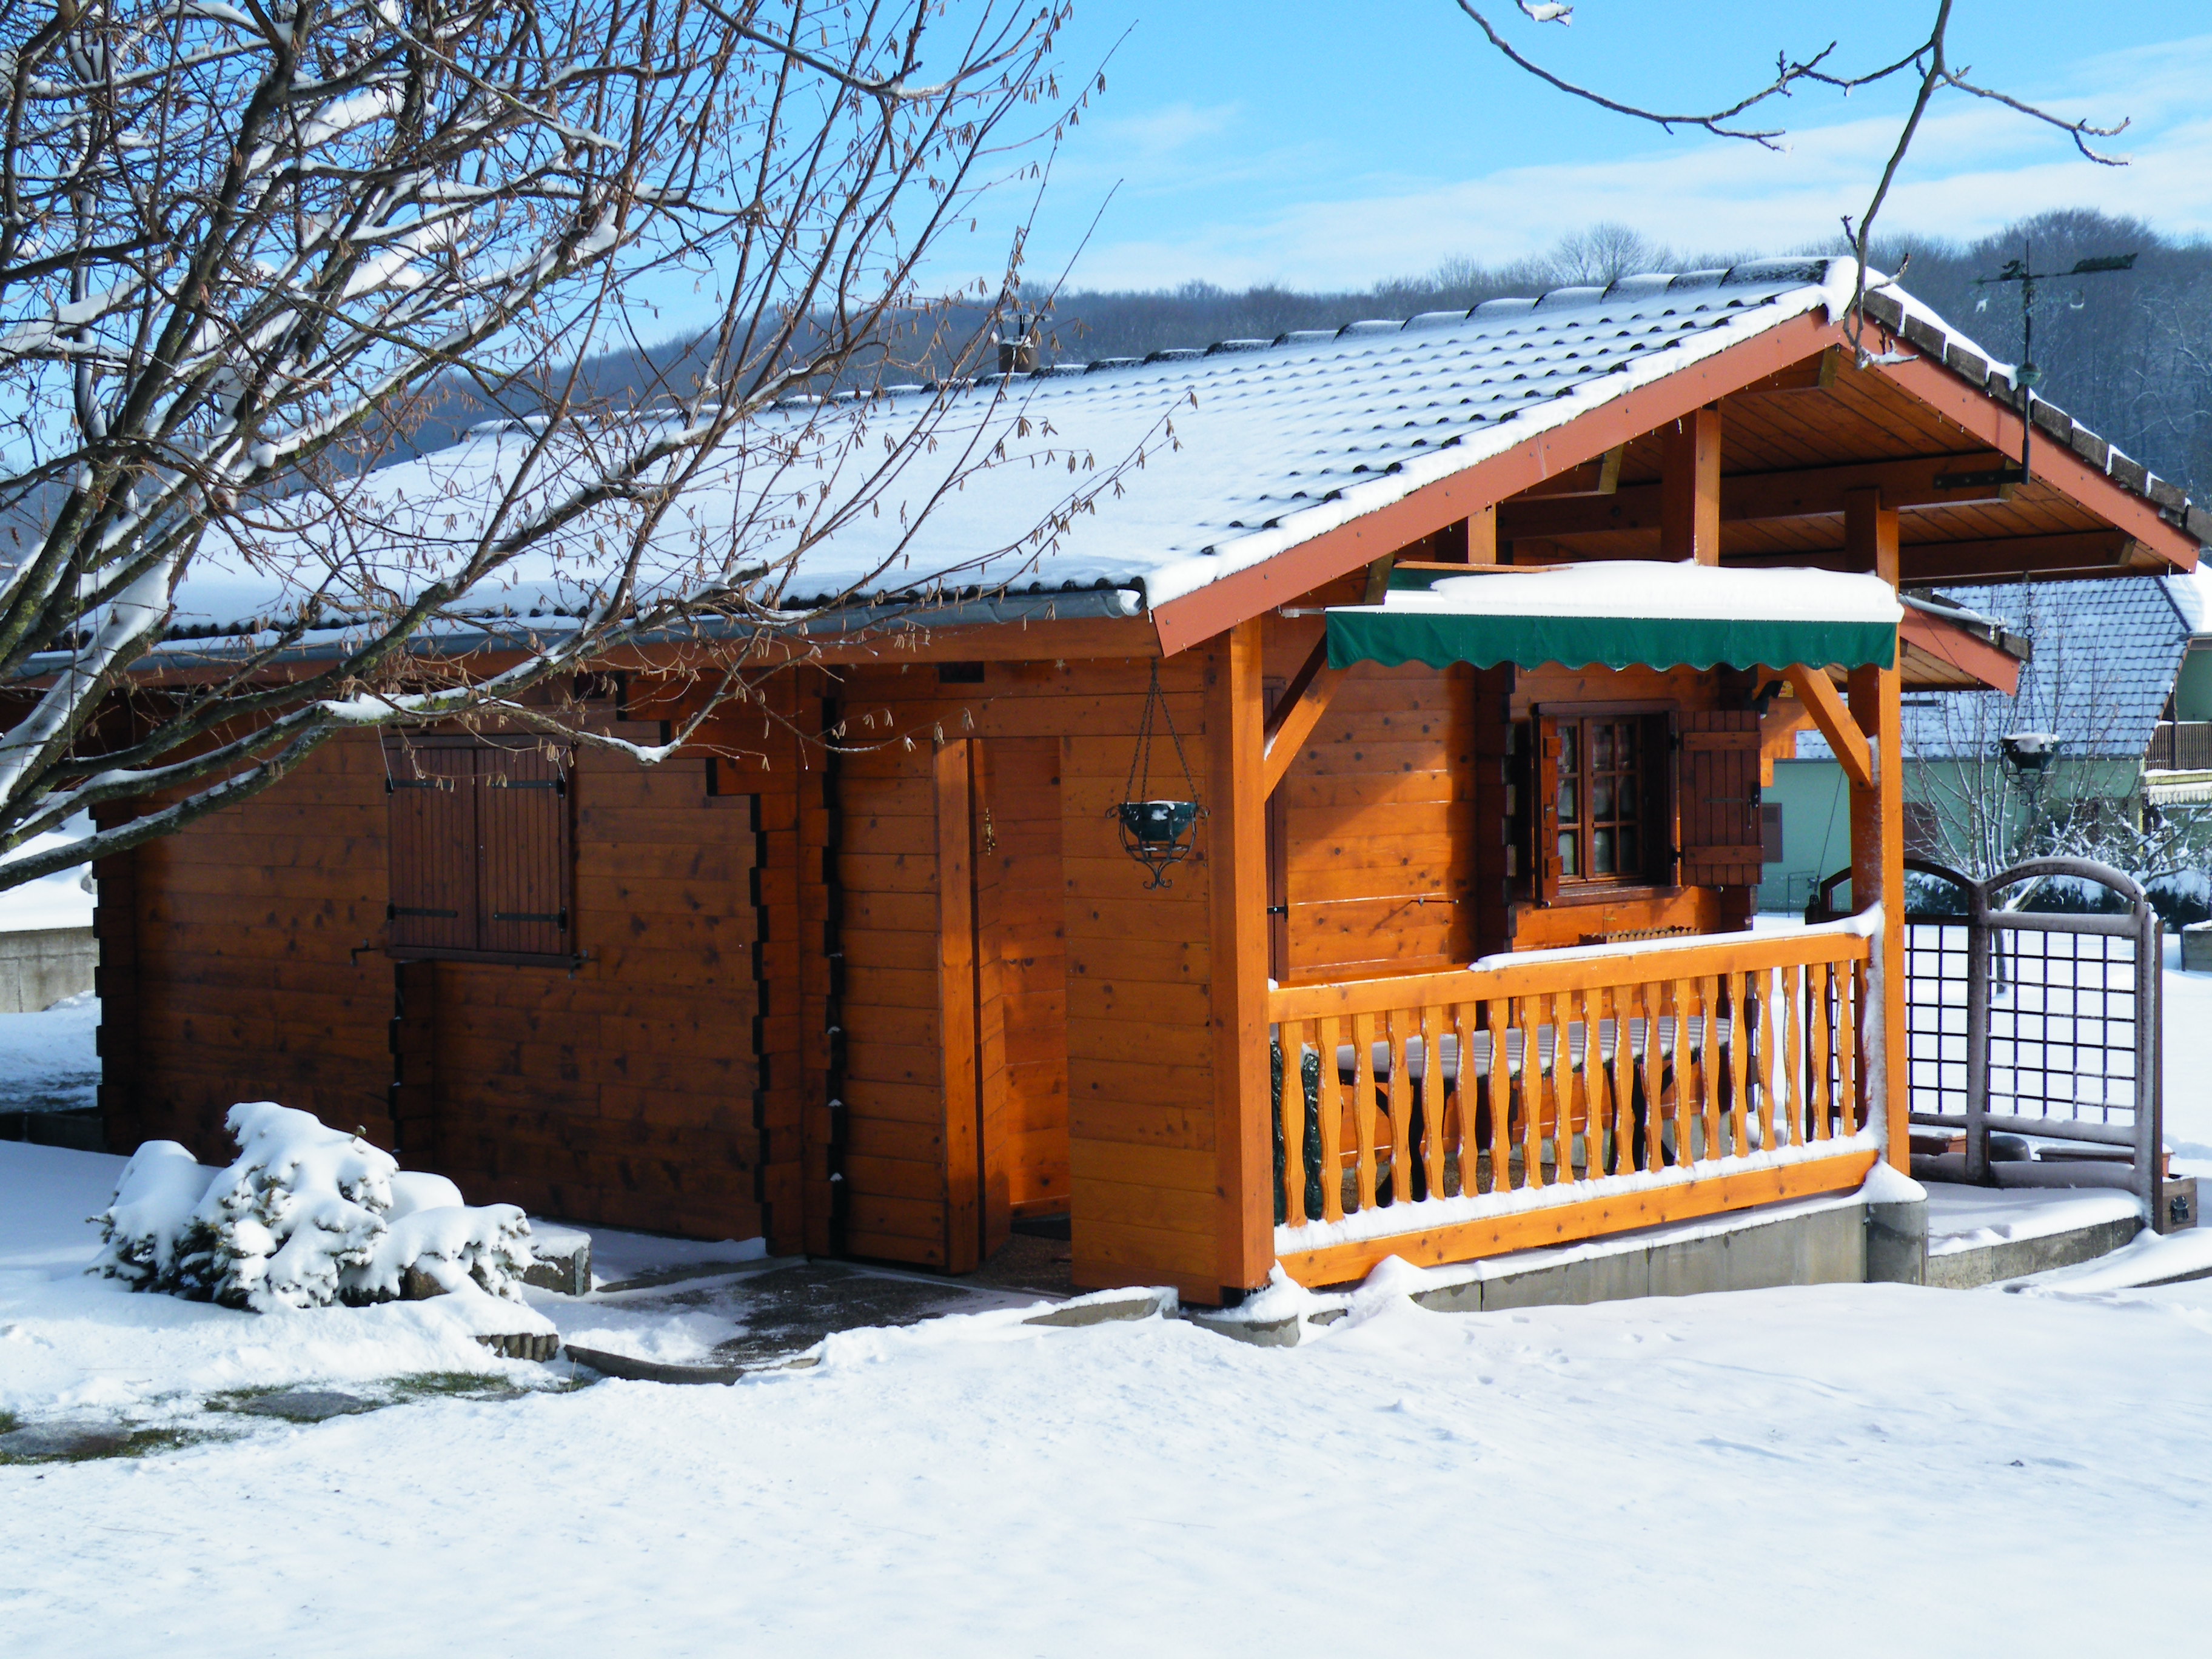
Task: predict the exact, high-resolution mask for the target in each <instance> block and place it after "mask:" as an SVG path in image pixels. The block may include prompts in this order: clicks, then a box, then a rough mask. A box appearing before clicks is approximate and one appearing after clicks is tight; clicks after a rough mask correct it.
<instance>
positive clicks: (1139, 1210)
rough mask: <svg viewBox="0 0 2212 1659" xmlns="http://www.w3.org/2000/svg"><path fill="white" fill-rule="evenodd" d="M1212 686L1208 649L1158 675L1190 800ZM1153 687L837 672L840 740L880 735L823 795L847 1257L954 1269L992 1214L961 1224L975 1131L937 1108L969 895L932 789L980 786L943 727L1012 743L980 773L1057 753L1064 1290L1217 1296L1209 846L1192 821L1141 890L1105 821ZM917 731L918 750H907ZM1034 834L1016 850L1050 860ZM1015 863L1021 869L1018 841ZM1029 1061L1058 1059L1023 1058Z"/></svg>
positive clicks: (955, 842)
mask: <svg viewBox="0 0 2212 1659" xmlns="http://www.w3.org/2000/svg"><path fill="white" fill-rule="evenodd" d="M1215 671H1216V663H1215V661H1214V659H1213V656H1212V653H1208V652H1206V651H1203V650H1200V651H1194V652H1190V653H1184V654H1183V655H1182V656H1179V657H1176V658H1173V659H1169V660H1168V661H1166V662H1165V663H1164V664H1162V665H1161V669H1160V678H1161V684H1162V685H1163V687H1164V690H1166V692H1167V694H1168V706H1169V708H1170V714H1171V715H1172V717H1173V720H1174V721H1175V725H1176V730H1177V732H1180V733H1181V734H1182V739H1183V746H1184V750H1185V752H1186V753H1187V754H1188V757H1189V760H1190V764H1191V768H1192V770H1193V771H1194V773H1195V774H1196V775H1197V776H1198V778H1199V781H1200V788H1201V790H1203V789H1204V788H1205V779H1206V710H1205V690H1206V686H1207V685H1208V684H1210V683H1211V681H1212V676H1213V674H1214V672H1215ZM1148 683H1149V671H1148V668H1147V665H1146V664H1145V663H1144V662H1141V661H1125V660H1111V659H1109V660H1096V659H1092V660H1073V661H1069V662H1067V663H1066V664H1064V665H1063V664H1056V663H1051V662H1038V663H1000V662H992V663H988V664H982V665H965V666H959V667H955V668H953V669H952V670H951V672H950V673H949V674H948V673H945V672H942V671H940V668H939V665H935V664H931V663H915V664H910V665H901V666H884V667H871V668H865V669H856V670H852V671H848V672H847V673H846V674H845V676H844V683H843V685H842V689H841V690H840V691H839V692H838V706H839V708H840V711H841V714H842V718H843V720H844V721H845V725H846V731H847V734H848V739H849V740H850V741H851V742H853V743H854V744H868V743H869V742H871V740H878V741H880V740H882V739H884V738H889V739H890V741H889V742H888V743H887V744H882V746H878V747H876V748H874V749H872V750H867V751H866V752H862V753H855V754H848V755H846V756H844V757H842V758H841V760H840V761H839V763H838V770H837V774H836V803H837V813H836V817H837V822H838V824H839V832H838V833H839V838H840V839H839V845H838V851H837V855H836V877H837V885H838V889H839V893H840V897H841V904H842V918H843V925H842V932H841V939H842V950H843V963H844V972H843V980H842V994H841V998H840V1002H839V1012H840V1015H841V1018H842V1024H843V1027H844V1032H845V1060H844V1079H843V1081H844V1095H843V1100H844V1104H845V1115H846V1118H847V1124H846V1140H845V1146H844V1164H843V1168H842V1171H841V1172H840V1173H841V1174H842V1177H843V1180H842V1182H841V1183H840V1184H841V1185H842V1186H843V1187H844V1188H845V1189H846V1192H847V1194H848V1198H847V1205H848V1223H847V1231H846V1233H845V1237H844V1241H843V1242H844V1244H845V1247H846V1248H847V1249H849V1250H851V1251H852V1252H853V1253H854V1254H855V1255H871V1256H880V1257H884V1258H885V1259H889V1260H893V1261H912V1262H915V1263H918V1264H921V1265H927V1266H948V1265H953V1264H957V1263H959V1262H961V1261H963V1260H966V1259H968V1258H969V1255H971V1254H972V1252H973V1250H974V1249H975V1248H976V1247H975V1246H974V1245H971V1244H970V1243H969V1237H968V1234H969V1231H970V1230H971V1229H980V1228H981V1225H983V1224H984V1221H985V1217H984V1216H983V1215H982V1214H981V1213H975V1214H973V1215H972V1216H971V1210H972V1209H973V1206H974V1200H972V1199H970V1198H969V1197H968V1196H967V1194H968V1193H969V1192H970V1191H972V1190H974V1188H975V1185H976V1184H977V1182H979V1181H980V1179H981V1172H980V1170H979V1169H978V1166H977V1165H976V1164H975V1163H974V1162H973V1161H972V1160H974V1159H975V1157H976V1153H975V1149H974V1146H973V1141H972V1138H971V1139H967V1141H966V1143H965V1148H964V1149H963V1137H962V1135H961V1133H960V1131H961V1128H962V1125H961V1124H960V1123H959V1121H958V1115H957V1111H956V1110H955V1109H954V1108H953V1107H951V1106H949V1105H948V1102H947V1085H946V1081H945V1079H946V1069H947V1063H948V1051H947V1048H946V1045H945V1030H944V1019H943V1016H942V1014H941V1012H940V1010H941V1007H942V1006H943V1001H942V998H943V992H944V986H945V983H946V977H945V976H946V974H947V971H948V969H947V964H946V963H945V962H944V961H943V960H942V959H941V947H942V945H943V944H944V941H945V933H944V928H945V921H946V918H947V916H948V915H962V914H966V913H965V912H964V911H963V906H972V903H973V899H974V894H973V891H972V890H969V891H968V892H966V893H964V894H947V893H945V892H944V891H942V890H940V883H939V869H940V864H941V860H940V854H939V848H940V846H941V845H952V846H956V847H957V846H959V845H964V844H965V842H964V840H963V836H964V829H963V828H962V827H959V826H945V825H942V824H940V822H939V797H940V782H939V780H940V778H941V777H942V776H943V775H945V774H946V773H947V772H948V771H950V770H953V769H959V770H960V773H961V775H962V777H963V778H972V776H973V775H974V774H973V767H972V765H967V766H965V767H964V769H963V768H959V767H955V768H948V767H947V766H946V765H945V761H944V757H943V755H942V751H940V750H939V747H938V744H937V741H936V740H937V738H938V736H939V734H940V733H941V734H942V735H943V737H944V738H945V740H946V742H947V743H949V744H978V745H982V746H984V747H985V748H986V749H987V748H988V747H989V746H990V745H993V744H1001V745H1004V747H1003V748H1002V749H1001V750H1000V751H998V752H994V753H992V754H991V755H990V756H989V757H988V764H987V771H988V769H989V768H990V767H991V766H996V765H998V764H999V763H1001V762H1005V763H1010V764H1012V765H1015V766H1028V767H1030V768H1031V769H1032V770H1033V769H1034V768H1035V766H1036V757H1035V755H1034V753H1031V752H1027V751H1033V750H1034V749H1035V747H1036V743H1037V741H1038V740H1042V741H1044V742H1047V743H1049V744H1052V745H1054V747H1056V749H1057V755H1058V777H1059V784H1058V793H1059V811H1060V825H1059V836H1058V839H1059V843H1060V846H1059V859H1060V888H1061V890H1062V892H1063V894H1064V900H1063V904H1062V907H1061V915H1060V928H1061V930H1062V932H1063V935H1064V938H1063V945H1064V950H1065V959H1066V960H1065V968H1064V969H1062V970H1061V972H1062V973H1063V974H1064V992H1063V993H1062V994H1064V995H1065V998H1066V1019H1065V1032H1066V1038H1065V1041H1066V1061H1065V1063H1066V1145H1067V1153H1066V1157H1067V1161H1068V1168H1069V1177H1070V1188H1071V1192H1072V1204H1073V1208H1072V1220H1073V1258H1074V1259H1073V1269H1074V1275H1075V1279H1076V1282H1077V1283H1078V1284H1079V1285H1085V1286H1092V1285H1115V1284H1174V1285H1180V1286H1182V1287H1184V1288H1185V1289H1187V1290H1188V1291H1191V1292H1192V1293H1194V1294H1202V1295H1203V1296H1204V1297H1206V1299H1208V1300H1211V1299H1212V1298H1213V1297H1214V1296H1216V1295H1217V1294H1218V1284H1219V1281H1218V1277H1217V1261H1218V1198H1217V1196H1216V1194H1217V1188H1218V1178H1217V1167H1216V1158H1215V1150H1214V1139H1213V1073H1212V1030H1211V1027H1210V1024H1209V1021H1210V1019H1211V1009H1210V1006H1209V995H1210V990H1209V985H1208V981H1207V969H1208V944H1209V936H1210V933H1211V922H1210V915H1211V912H1210V907H1209V897H1210V889H1209V887H1208V884H1207V880H1206V863H1205V848H1206V844H1207V838H1208V836H1209V833H1210V831H1209V829H1207V827H1206V826H1205V825H1203V824H1202V825H1201V826H1200V830H1199V834H1198V841H1197V845H1198V853H1197V854H1196V855H1195V856H1194V858H1193V859H1191V860H1188V861H1187V862H1185V863H1183V864H1182V865H1179V866H1176V869H1175V871H1174V872H1173V873H1172V875H1171V877H1170V884H1169V885H1166V886H1164V887H1162V888H1159V889H1157V890H1152V889H1148V888H1147V887H1146V875H1145V872H1144V871H1143V870H1142V869H1141V868H1139V866H1138V865H1137V864H1136V863H1135V862H1134V861H1133V860H1131V859H1130V858H1129V857H1128V855H1127V854H1126V853H1124V852H1123V850H1122V848H1121V841H1120V836H1119V832H1118V830H1117V829H1116V828H1115V823H1114V821H1113V819H1112V817H1111V816H1110V813H1111V810H1112V808H1113V806H1114V805H1115V803H1117V802H1118V801H1120V800H1121V799H1122V798H1123V794H1124V793H1125V790H1126V788H1127V780H1128V775H1129V767H1130V761H1131V757H1132V756H1133V753H1134V750H1135V746H1136V741H1137V732H1138V728H1139V721H1140V720H1141V718H1142V715H1143V711H1144V704H1145V694H1146V686H1147V684H1148ZM909 737H910V738H913V739H914V747H913V748H912V749H911V750H909V749H908V748H906V746H905V744H904V743H903V742H902V739H903V738H909ZM1017 744H1018V746H1017ZM959 758H960V759H962V760H963V761H964V760H965V759H966V758H967V757H959ZM1152 764H1153V775H1152V782H1153V786H1154V791H1155V793H1175V794H1180V793H1182V781H1181V778H1180V775H1179V772H1178V769H1177V766H1176V759H1175V751H1174V747H1173V745H1172V744H1170V743H1168V742H1167V741H1166V739H1165V736H1164V733H1163V734H1162V736H1161V738H1160V740H1159V741H1158V744H1157V745H1156V748H1155V750H1154V754H1153V763H1152ZM1170 779H1172V780H1173V781H1172V783H1170ZM1042 782H1043V780H1042V779H1036V785H1037V786H1040V787H1041V786H1042ZM963 787H966V786H964V785H963ZM1024 793H1028V794H1030V795H1033V794H1034V793H1035V791H1034V790H1030V791H1025V792H1024ZM1201 798H1203V797H1201ZM973 810H974V809H973V806H972V797H971V798H970V805H969V811H973ZM1023 810H1024V811H1027V810H1028V808H1027V807H1024V809H1023ZM940 829H945V830H946V831H947V832H948V834H950V835H951V840H950V841H949V842H947V841H941V840H940ZM1046 839H1047V838H1045V837H1042V836H1034V835H1033V836H1031V837H1030V841H1029V842H1024V843H1023V844H1024V845H1025V846H1028V847H1029V850H1030V854H1031V855H1041V854H1042V849H1043V846H1044V842H1045V840H1046ZM1007 852H1008V854H1011V855H1014V856H1017V857H1018V856H1020V854H1016V853H1015V849H1014V847H1013V846H1012V845H1011V844H1010V845H1009V847H1008V848H1007ZM957 879H959V880H961V881H963V882H967V881H969V879H970V878H969V876H968V875H967V874H966V872H960V873H959V875H958V876H957ZM970 965H971V967H972V964H970ZM1021 965H1022V966H1023V967H1024V975H1025V976H1027V975H1034V974H1036V973H1042V974H1043V975H1044V976H1046V977H1048V976H1049V973H1048V969H1049V963H1030V962H1029V960H1028V958H1027V956H1026V955H1025V956H1024V960H1023V963H1022V964H1021ZM951 971H953V972H956V973H957V968H955V969H951ZM1032 982H1034V981H1032ZM1034 1035H1035V1033H1034V1032H1032V1033H1031V1036H1034ZM955 1046H956V1047H957V1044H956V1045H955ZM1024 1062H1025V1063H1026V1064H1028V1065H1029V1066H1032V1067H1035V1066H1038V1065H1040V1064H1041V1063H1047V1062H1048V1057H1047V1056H1044V1055H1042V1054H1040V1053H1038V1052H1036V1050H1035V1049H1034V1048H1032V1049H1030V1051H1028V1052H1027V1053H1026V1054H1025V1055H1024ZM959 1086H961V1085H959V1084H958V1083H957V1082H956V1084H955V1089H956V1091H957V1088H958V1087H959ZM966 1086H968V1087H969V1088H971V1089H972V1086H973V1085H966ZM1039 1104H1040V1103H1036V1102H1033V1103H1031V1107H1032V1109H1033V1110H1034V1109H1037V1107H1038V1106H1039ZM948 1126H950V1127H951V1128H952V1130H953V1131H954V1134H953V1137H952V1139H951V1140H950V1141H948V1139H947V1129H948ZM1024 1133H1025V1134H1026V1135H1027V1136H1028V1137H1029V1138H1030V1139H1031V1141H1032V1142H1036V1141H1039V1140H1042V1139H1046V1138H1047V1137H1048V1129H1047V1127H1046V1126H1044V1125H1042V1124H1041V1123H1039V1122H1037V1121H1035V1120H1034V1119H1032V1120H1031V1121H1029V1122H1028V1123H1027V1125H1026V1126H1025V1127H1024ZM1031 1196H1032V1197H1033V1198H1034V1197H1035V1196H1036V1194H1034V1193H1033V1194H1031Z"/></svg>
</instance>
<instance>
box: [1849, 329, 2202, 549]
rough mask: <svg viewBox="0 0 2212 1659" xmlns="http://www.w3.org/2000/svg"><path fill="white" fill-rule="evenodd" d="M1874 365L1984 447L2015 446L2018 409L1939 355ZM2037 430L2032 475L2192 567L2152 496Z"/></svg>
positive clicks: (1901, 347)
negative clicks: (1970, 380) (2138, 492)
mask: <svg viewBox="0 0 2212 1659" xmlns="http://www.w3.org/2000/svg"><path fill="white" fill-rule="evenodd" d="M1911 349H1912V348H1911V346H1910V345H1909V344H1907V343H1905V341H1903V340H1894V341H1893V342H1892V343H1891V350H1892V351H1893V352H1897V351H1911ZM1875 372H1876V373H1878V374H1884V375H1887V377H1888V378H1889V379H1890V380H1893V381H1894V382H1895V383H1896V384H1897V386H1899V388H1900V389H1902V390H1903V391H1905V392H1909V393H1910V394H1911V396H1913V397H1914V398H1917V399H1919V401H1920V402H1922V403H1923V404H1927V405H1928V406H1929V408H1930V409H1932V410H1935V411H1936V413H1937V414H1938V415H1941V416H1943V417H1944V419H1946V420H1948V421H1954V422H1957V423H1958V424H1959V425H1960V426H1962V427H1964V428H1966V430H1967V431H1968V432H1970V433H1972V435H1974V436H1975V437H1977V438H1978V439H1980V440H1981V441H1983V442H1984V443H1985V444H1987V445H1988V446H1989V447H1990V448H1992V449H1995V450H1997V451H1999V452H2001V453H2004V454H2007V455H2018V454H2019V453H2020V436H2021V424H2022V422H2021V417H2020V415H2019V412H2018V411H2017V410H2013V409H2010V408H2008V407H2007V406H2006V405H2005V404H2002V403H2000V402H1998V401H1997V400H1996V398H1992V397H1991V396H1990V394H1989V393H1988V392H1984V391H1982V390H1980V389H1979V388H1978V387H1977V386H1972V385H1969V384H1968V383H1967V382H1966V381H1965V380H1961V379H1960V378H1959V376H1958V375H1956V374H1953V373H1952V372H1951V371H1950V370H1949V369H1948V368H1944V367H1943V366H1942V364H1941V363H1938V362H1934V361H1933V360H1931V359H1929V358H1928V357H1925V356H1914V357H1912V358H1911V360H1910V361H1909V362H1901V363H1877V364H1875ZM2036 437H2037V442H2036V443H2035V444H2034V446H2033V448H2032V450H2031V452H2030V454H2029V460H2028V465H2029V470H2030V471H2031V473H2032V474H2033V477H2035V478H2036V479H2037V480H2038V481H2039V482H2040V483H2047V484H2050V485H2051V486H2052V487H2053V488H2054V489H2058V490H2061V491H2063V493H2064V494H2065V495H2067V496H2068V497H2069V498H2070V499H2071V500H2073V501H2075V503H2076V504H2078V505H2079V506H2081V507H2083V508H2085V509H2087V511H2089V512H2091V513H2095V514H2096V515H2097V516H2098V517H2099V518H2100V519H2102V520H2104V521H2105V522H2106V524H2109V525H2110V526H2112V528H2113V529H2115V530H2124V531H2126V532H2128V534H2129V535H2130V536H2132V537H2134V538H2136V540H2137V541H2138V542H2141V543H2142V544H2143V545H2144V546H2145V547H2148V549H2150V550H2151V551H2152V552H2154V553H2156V554H2157V555H2158V556H2160V558H2163V559H2165V560H2166V561H2167V562H2169V563H2171V564H2172V566H2173V567H2174V568H2176V569H2177V570H2194V569H2196V568H2197V538H2195V537H2193V536H2191V534H2190V533H2189V532H2187V531H2185V530H2184V529H2182V528H2181V526H2179V525H2175V524H2169V523H2168V522H2167V521H2166V520H2165V519H2163V518H2161V517H2160V515H2159V510H2158V507H2156V506H2155V505H2154V503H2152V502H2150V501H2146V500H2144V499H2143V498H2142V496H2140V495H2136V494H2135V493H2134V492H2133V491H2131V490H2128V489H2123V488H2122V487H2121V486H2120V485H2118V484H2117V483H2113V482H2112V479H2110V478H2108V477H2106V476H2105V475H2104V474H2103V473H2101V472H2100V471H2097V469H2096V468H2094V467H2093V466H2091V465H2089V464H2088V463H2087V461H2085V460H2083V459H2081V457H2080V456H2079V455H2076V454H2075V453H2074V452H2073V451H2072V450H2071V449H2069V448H2067V447H2064V446H2063V445H2061V444H2060V443H2058V442H2057V440H2055V439H2053V438H2052V437H2051V435H2050V434H2049V433H2047V432H2039V433H2038V434H2037V435H2036Z"/></svg>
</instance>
